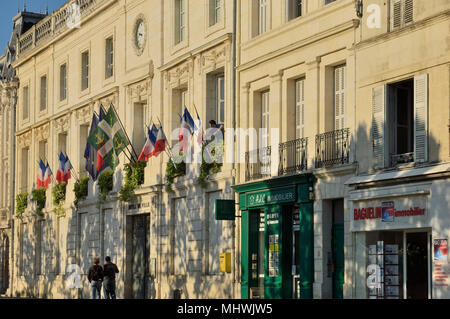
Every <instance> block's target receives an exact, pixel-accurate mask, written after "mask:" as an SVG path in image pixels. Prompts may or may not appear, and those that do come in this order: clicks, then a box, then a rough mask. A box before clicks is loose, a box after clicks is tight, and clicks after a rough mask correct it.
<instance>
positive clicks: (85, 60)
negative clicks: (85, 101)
mask: <svg viewBox="0 0 450 319" xmlns="http://www.w3.org/2000/svg"><path fill="white" fill-rule="evenodd" d="M88 87H89V52H88V51H86V52H83V53H82V54H81V91H84V90H86V89H87V88H88Z"/></svg>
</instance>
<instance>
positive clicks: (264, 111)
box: [261, 91, 270, 147]
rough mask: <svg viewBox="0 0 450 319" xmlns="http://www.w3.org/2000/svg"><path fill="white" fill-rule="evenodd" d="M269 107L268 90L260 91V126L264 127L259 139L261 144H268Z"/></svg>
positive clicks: (264, 145)
mask: <svg viewBox="0 0 450 319" xmlns="http://www.w3.org/2000/svg"><path fill="white" fill-rule="evenodd" d="M269 112H270V108H269V91H266V92H262V93H261V128H262V129H265V130H263V132H262V136H261V141H262V146H263V147H266V146H268V145H269V128H270V113H269Z"/></svg>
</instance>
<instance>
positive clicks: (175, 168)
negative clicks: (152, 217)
mask: <svg viewBox="0 0 450 319" xmlns="http://www.w3.org/2000/svg"><path fill="white" fill-rule="evenodd" d="M185 174H186V163H185V162H181V163H179V164H175V163H173V164H172V163H171V162H170V161H169V162H167V166H166V191H167V192H172V184H173V182H174V180H175V178H176V177H178V176H183V175H185Z"/></svg>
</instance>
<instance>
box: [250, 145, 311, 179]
mask: <svg viewBox="0 0 450 319" xmlns="http://www.w3.org/2000/svg"><path fill="white" fill-rule="evenodd" d="M307 144H308V139H307V138H300V139H296V140H292V141H289V142H285V143H280V144H279V148H278V151H279V161H278V176H281V175H286V174H294V173H299V172H301V171H304V170H306V169H307V166H308V165H307V155H306V149H307ZM271 156H272V149H271V147H270V146H268V147H263V148H259V149H256V150H252V151H249V152H247V153H245V162H246V164H247V167H246V171H245V180H246V181H251V180H257V179H261V178H264V177H268V176H271V166H272V161H271Z"/></svg>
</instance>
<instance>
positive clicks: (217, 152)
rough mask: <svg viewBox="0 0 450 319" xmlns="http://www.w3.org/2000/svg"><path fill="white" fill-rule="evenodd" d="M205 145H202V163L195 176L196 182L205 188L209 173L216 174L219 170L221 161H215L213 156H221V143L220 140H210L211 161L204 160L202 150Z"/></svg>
mask: <svg viewBox="0 0 450 319" xmlns="http://www.w3.org/2000/svg"><path fill="white" fill-rule="evenodd" d="M205 147H206V146H203V147H202V163H201V164H200V175H199V177H198V178H197V183H198V184H199V185H200V186H201V187H202V188H206V179H207V178H208V176H209V175H210V174H217V173H218V172H220V169H221V167H222V163H217V162H216V161H215V160H214V158H223V143H222V142H212V143H211V146H208V148H209V149H211V159H212V163H208V162H206V161H205V157H204V155H203V154H204V150H205Z"/></svg>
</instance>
